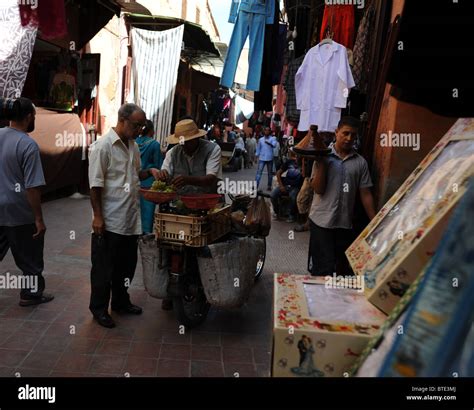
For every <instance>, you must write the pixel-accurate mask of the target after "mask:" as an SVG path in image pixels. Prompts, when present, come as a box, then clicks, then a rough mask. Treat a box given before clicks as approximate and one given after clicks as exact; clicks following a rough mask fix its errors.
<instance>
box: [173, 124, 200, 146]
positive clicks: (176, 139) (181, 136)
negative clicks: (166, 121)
mask: <svg viewBox="0 0 474 410" xmlns="http://www.w3.org/2000/svg"><path fill="white" fill-rule="evenodd" d="M206 134H207V132H206V131H204V130H200V129H199V128H198V126H197V125H196V123H195V122H194V121H193V120H182V121H180V122H178V123H177V124H176V127H175V128H174V134H173V135H170V136H169V137H168V139H167V141H168V144H179V143H180V142H181V141H183V142H186V141H190V140H193V139H195V138H200V137H202V136H204V135H206Z"/></svg>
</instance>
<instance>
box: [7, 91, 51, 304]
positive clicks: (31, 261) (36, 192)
mask: <svg viewBox="0 0 474 410" xmlns="http://www.w3.org/2000/svg"><path fill="white" fill-rule="evenodd" d="M18 102H19V104H20V107H21V109H20V112H19V113H18V114H17V115H16V117H15V118H13V119H12V120H11V122H10V126H9V127H6V128H2V129H0V181H1V183H0V261H1V260H3V258H4V257H5V255H6V253H7V252H8V249H10V250H11V252H12V255H13V258H14V259H15V263H16V265H17V266H18V268H19V269H20V270H21V271H22V272H23V275H24V277H25V280H24V282H23V283H24V285H22V288H21V290H20V306H31V305H38V304H40V303H46V302H50V301H51V300H53V299H54V297H53V296H52V295H49V294H46V293H44V292H43V291H44V288H45V281H44V277H43V275H42V273H43V268H44V261H43V249H44V234H45V232H46V226H45V224H44V221H43V214H42V210H41V191H40V187H41V186H43V185H45V180H44V175H43V169H42V167H41V159H40V151H39V148H38V144H37V143H36V142H35V141H34V140H33V139H32V138H30V137H29V135H28V133H29V132H32V131H33V130H34V129H35V115H36V110H35V107H34V105H33V103H32V102H31V101H30V100H28V99H27V98H20V99H19V100H18Z"/></svg>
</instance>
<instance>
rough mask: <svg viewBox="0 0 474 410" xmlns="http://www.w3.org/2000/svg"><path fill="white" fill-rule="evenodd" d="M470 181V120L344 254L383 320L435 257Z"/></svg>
mask: <svg viewBox="0 0 474 410" xmlns="http://www.w3.org/2000/svg"><path fill="white" fill-rule="evenodd" d="M472 175H474V119H472V118H465V119H460V120H458V121H457V122H456V123H455V124H454V126H453V127H452V128H451V129H450V130H449V132H448V133H447V134H446V135H445V136H444V137H443V138H442V139H441V141H440V142H439V143H438V144H437V145H436V146H435V147H434V148H433V150H432V151H431V152H430V153H429V154H428V155H427V157H426V158H425V159H424V160H423V161H422V162H421V163H420V165H419V166H418V167H417V168H416V169H415V170H414V171H413V173H412V174H411V175H410V177H409V178H408V179H407V180H406V181H405V182H404V184H403V185H402V186H401V187H400V189H399V190H398V191H397V192H396V193H395V195H394V196H393V197H392V198H391V199H390V200H389V201H388V202H387V204H385V206H384V207H383V208H382V209H381V210H380V212H379V213H378V214H377V216H376V217H375V218H374V219H373V220H372V222H371V223H370V224H369V225H368V226H367V228H366V229H365V230H364V231H363V232H362V233H361V235H360V236H359V237H358V238H357V239H356V240H355V242H354V243H353V244H352V245H351V246H350V247H349V248H348V250H347V251H346V255H347V258H348V259H349V262H350V263H351V265H352V268H353V270H354V272H355V273H356V274H358V275H364V279H365V281H364V282H365V290H366V295H367V298H368V300H369V301H370V302H371V303H373V304H374V305H375V306H377V307H378V308H379V309H381V310H382V311H383V312H385V313H386V314H389V313H390V312H391V310H392V309H393V308H394V307H395V306H396V304H397V303H398V302H399V301H400V298H401V297H402V296H403V294H404V293H405V292H406V290H407V289H408V288H409V286H410V284H411V283H413V281H414V280H415V279H416V277H417V276H418V275H419V273H420V272H421V271H422V270H423V268H424V266H425V265H426V264H427V263H428V262H429V260H430V259H431V257H432V256H433V254H434V253H435V251H436V248H437V246H438V244H439V241H440V239H441V236H442V234H443V232H444V230H445V229H446V226H447V224H448V221H449V217H450V216H451V213H452V211H453V210H454V208H455V207H456V205H457V204H458V202H459V200H460V199H461V198H462V196H463V195H464V193H465V192H466V187H467V183H468V180H469V178H470V176H472Z"/></svg>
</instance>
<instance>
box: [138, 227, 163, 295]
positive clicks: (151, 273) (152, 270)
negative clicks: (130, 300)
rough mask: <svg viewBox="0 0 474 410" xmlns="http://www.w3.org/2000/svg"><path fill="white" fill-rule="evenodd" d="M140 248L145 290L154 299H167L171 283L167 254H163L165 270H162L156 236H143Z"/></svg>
mask: <svg viewBox="0 0 474 410" xmlns="http://www.w3.org/2000/svg"><path fill="white" fill-rule="evenodd" d="M138 247H139V248H140V254H141V257H142V267H143V284H144V285H145V290H146V291H147V293H148V294H149V295H150V296H151V297H152V298H157V299H164V298H166V297H167V295H168V293H167V289H168V281H169V274H168V267H167V265H168V264H167V260H166V258H167V255H166V252H163V255H162V266H163V268H161V269H160V250H159V249H158V247H157V243H156V239H155V235H144V236H141V237H140V239H139V240H138Z"/></svg>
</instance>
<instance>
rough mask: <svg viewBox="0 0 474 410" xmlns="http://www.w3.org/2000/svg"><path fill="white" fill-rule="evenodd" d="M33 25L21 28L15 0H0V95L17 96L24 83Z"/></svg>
mask: <svg viewBox="0 0 474 410" xmlns="http://www.w3.org/2000/svg"><path fill="white" fill-rule="evenodd" d="M36 32H37V28H36V27H33V26H31V25H30V26H26V27H23V26H22V25H21V20H20V10H19V8H18V1H17V0H2V2H1V3H0V39H1V40H0V97H3V98H17V97H20V96H21V92H22V91H23V86H24V85H25V80H26V76H27V74H28V68H29V66H30V61H31V55H32V54H33V47H34V44H35V40H36Z"/></svg>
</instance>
